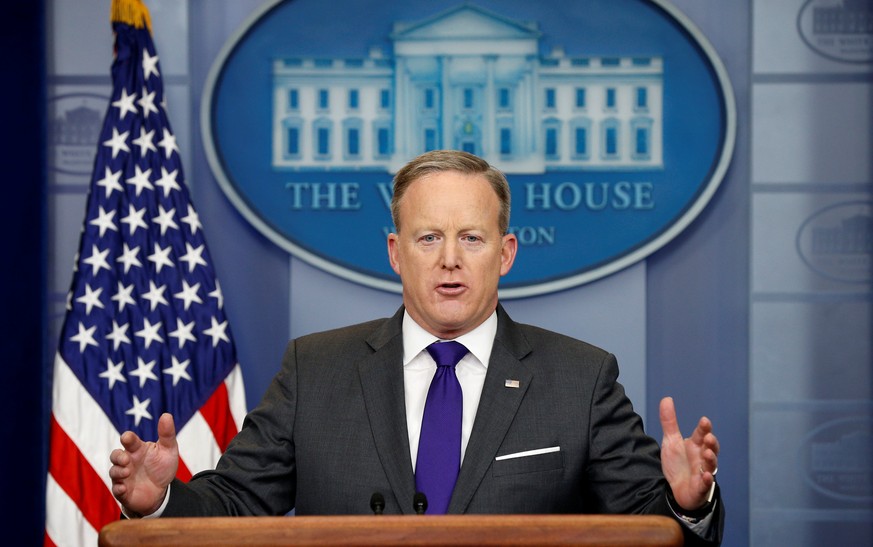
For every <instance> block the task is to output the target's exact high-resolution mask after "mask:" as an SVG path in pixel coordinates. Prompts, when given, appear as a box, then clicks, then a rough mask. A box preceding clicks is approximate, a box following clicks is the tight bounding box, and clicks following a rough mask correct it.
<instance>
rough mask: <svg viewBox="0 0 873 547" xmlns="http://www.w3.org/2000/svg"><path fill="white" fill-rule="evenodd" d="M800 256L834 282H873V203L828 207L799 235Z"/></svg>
mask: <svg viewBox="0 0 873 547" xmlns="http://www.w3.org/2000/svg"><path fill="white" fill-rule="evenodd" d="M797 252H798V253H799V254H800V257H801V258H802V259H803V261H804V263H805V264H806V265H807V266H809V267H810V268H811V269H812V270H813V271H815V272H816V273H818V274H819V275H821V276H823V277H826V278H828V279H832V280H834V281H843V282H848V283H870V282H871V281H873V203H871V202H869V201H854V202H845V203H837V204H835V205H831V206H829V207H825V208H824V209H821V210H820V211H817V212H816V213H815V214H813V215H812V216H810V217H809V218H808V219H807V220H806V221H805V222H804V223H803V224H802V225H801V227H800V230H798V232H797Z"/></svg>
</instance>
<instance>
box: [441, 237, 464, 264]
mask: <svg viewBox="0 0 873 547" xmlns="http://www.w3.org/2000/svg"><path fill="white" fill-rule="evenodd" d="M460 253H461V246H460V243H459V242H458V240H457V239H452V238H449V239H447V240H446V244H445V245H444V246H443V254H442V261H443V264H442V266H443V268H445V269H447V270H454V269H456V268H460V267H461V254H460Z"/></svg>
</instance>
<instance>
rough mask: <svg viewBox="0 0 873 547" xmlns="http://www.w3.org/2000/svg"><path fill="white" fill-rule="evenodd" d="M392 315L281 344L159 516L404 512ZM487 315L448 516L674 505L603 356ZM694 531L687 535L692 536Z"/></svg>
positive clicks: (408, 466)
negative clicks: (263, 380) (490, 333)
mask: <svg viewBox="0 0 873 547" xmlns="http://www.w3.org/2000/svg"><path fill="white" fill-rule="evenodd" d="M402 317H403V310H402V309H401V310H399V311H398V312H397V314H395V315H394V317H392V318H390V319H380V320H376V321H370V322H367V323H362V324H359V325H354V326H350V327H346V328H342V329H337V330H332V331H328V332H323V333H318V334H313V335H309V336H304V337H301V338H299V339H297V340H294V341H292V342H291V343H290V344H289V346H288V349H287V351H286V353H285V357H284V359H283V362H282V369H281V370H280V371H279V373H278V374H277V375H276V377H275V379H274V380H273V382H272V384H271V385H270V387H269V389H268V390H267V392H266V394H265V395H264V398H263V400H262V401H261V403H260V405H259V406H258V407H257V408H256V409H255V410H253V411H252V412H251V413H249V415H248V416H247V418H246V421H245V424H244V426H243V428H242V431H241V432H240V433H239V435H237V436H236V438H235V439H234V440H233V442H232V443H231V444H230V447H229V448H228V450H227V452H226V454H225V455H224V456H223V457H222V458H221V460H220V462H219V463H218V465H217V467H216V469H215V470H214V471H206V472H203V473H200V474H198V475H197V476H196V477H195V478H194V479H192V480H191V482H190V483H189V484H187V485H185V484H182V483H180V482H178V481H176V482H174V483H173V487H172V490H171V495H170V501H169V504H168V506H167V508H166V510H165V512H164V515H165V516H180V515H282V514H285V513H287V512H288V511H290V510H291V509H296V514H298V515H313V514H318V515H329V514H355V513H369V512H370V507H369V500H370V497H371V495H372V494H373V493H374V492H380V493H382V495H383V496H384V497H385V501H386V507H385V513H388V514H390V513H412V512H413V507H412V497H413V494H414V493H415V479H414V475H413V471H412V463H411V461H410V455H409V440H408V435H407V428H406V415H405V403H404V393H403V366H402V359H403V337H402V335H401V323H402ZM497 325H498V326H497V336H496V338H495V340H494V346H493V349H492V353H491V359H490V362H489V365H488V372H487V375H486V377H485V384H484V387H483V389H482V397H481V402H480V404H479V409H478V411H477V414H476V420H475V423H474V425H473V431H472V433H471V435H470V440H469V444H468V446H467V451H466V454H465V458H464V462H463V465H462V466H461V472H460V476H459V477H458V482H457V484H456V486H455V490H454V494H453V496H452V501H451V503H450V505H449V513H634V514H643V513H648V514H652V513H654V514H665V515H672V513H671V512H670V509H669V507H668V505H667V502H666V498H665V492H666V488H667V484H666V481H665V479H664V476H663V474H662V472H661V465H660V460H659V454H660V449H659V446H658V444H657V443H656V442H655V441H654V440H653V439H652V438H650V437H648V436H647V435H646V434H645V433H644V432H643V428H642V421H641V419H640V418H639V416H638V415H637V414H636V413H635V412H634V411H633V408H632V406H631V403H630V401H629V400H628V399H627V397H626V396H625V394H624V389H623V388H622V387H621V385H620V384H618V383H617V381H616V379H617V376H618V365H617V363H616V360H615V358H614V356H613V355H611V354H609V353H607V352H605V351H603V350H601V349H598V348H596V347H594V346H591V345H589V344H586V343H584V342H580V341H578V340H574V339H572V338H569V337H566V336H562V335H559V334H556V333H553V332H549V331H546V330H543V329H539V328H536V327H532V326H529V325H521V324H518V323H515V322H514V321H512V319H510V318H509V316H508V315H507V314H506V313H505V311H504V310H503V308H502V307H498V322H497ZM506 380H518V385H519V387H518V388H514V387H506V385H505V384H506ZM556 446H557V447H560V450H559V451H558V452H551V453H546V454H540V455H535V456H529V457H519V458H511V459H504V460H500V461H497V460H496V459H495V458H497V457H498V456H502V455H507V454H515V453H519V452H525V451H529V450H535V449H541V448H549V447H556ZM715 517H716V519H717V520H716V521H715V525H714V526H712V527H711V532H712V534H711V537H710V538H708V539H711V540H713V541H715V542H718V541H720V540H721V530H722V522H723V507H722V503H721V502H720V500H719V502H718V510H717V512H716V515H715ZM692 536H693V534H692ZM692 536H688V537H687V539H686V544H693V543H697V542H698V541H700V538H698V537H696V536H693V537H692ZM689 542H690V543H689Z"/></svg>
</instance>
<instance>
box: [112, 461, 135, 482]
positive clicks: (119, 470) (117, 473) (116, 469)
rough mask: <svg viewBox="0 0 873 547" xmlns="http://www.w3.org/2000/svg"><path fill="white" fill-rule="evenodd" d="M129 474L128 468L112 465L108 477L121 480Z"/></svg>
mask: <svg viewBox="0 0 873 547" xmlns="http://www.w3.org/2000/svg"><path fill="white" fill-rule="evenodd" d="M129 476H130V468H127V467H120V466H117V465H113V466H112V467H110V468H109V478H110V479H112V480H113V482H114V481H123V480H124V479H126V478H128V477H129Z"/></svg>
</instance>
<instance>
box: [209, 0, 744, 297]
mask: <svg viewBox="0 0 873 547" xmlns="http://www.w3.org/2000/svg"><path fill="white" fill-rule="evenodd" d="M735 117H736V115H735V106H734V99H733V92H732V90H731V87H730V83H729V81H728V78H727V75H726V72H725V70H724V67H723V66H722V64H721V61H720V60H719V59H718V57H717V55H716V54H715V52H714V51H713V49H712V47H711V46H710V45H709V43H708V42H707V40H706V39H705V38H704V37H703V36H702V35H701V34H700V32H699V31H698V30H697V29H696V28H695V27H694V26H693V25H692V24H691V22H690V21H688V20H687V19H686V18H685V17H684V15H682V14H681V13H680V12H678V11H677V10H676V9H675V8H673V7H672V6H670V5H669V4H667V3H665V2H640V1H636V0H610V1H608V2H607V1H603V0H600V1H594V0H587V1H584V0H583V1H578V2H573V3H572V4H567V3H565V2H558V1H544V2H537V3H531V2H524V1H521V0H513V1H501V2H496V1H493V0H492V1H481V2H472V3H470V2H467V3H447V4H445V5H442V6H440V5H438V4H435V3H433V2H426V1H423V0H422V1H415V0H413V1H406V2H402V3H401V2H382V3H377V4H375V5H374V4H366V5H362V3H360V2H355V1H353V0H339V1H337V2H331V3H324V2H315V1H314V0H295V1H282V2H275V3H271V4H268V5H266V6H265V7H264V8H263V9H261V10H260V11H259V12H257V13H256V14H254V15H253V16H252V17H251V18H250V20H249V21H248V22H247V23H245V24H244V25H243V27H242V28H241V29H240V31H239V32H238V33H237V34H236V36H234V37H233V38H232V39H231V40H230V41H229V42H228V43H227V44H226V45H225V47H224V49H223V50H222V52H221V54H220V55H219V57H218V59H217V60H216V62H215V64H214V66H213V68H212V71H211V73H210V76H209V79H208V82H207V85H206V88H205V91H204V100H203V105H202V111H201V126H202V129H203V133H204V135H203V136H204V143H205V147H206V151H207V156H208V158H209V162H210V165H211V166H212V169H213V171H214V173H215V176H216V178H217V179H218V181H219V184H220V185H221V187H222V188H223V190H224V191H225V193H226V194H227V195H228V197H229V198H230V200H231V201H232V202H233V203H234V205H235V206H236V207H237V208H238V209H239V210H240V211H241V212H242V214H243V215H244V216H245V217H246V218H247V219H248V220H249V221H250V222H251V223H252V224H253V225H254V226H255V227H256V228H257V229H259V230H260V231H261V232H262V233H264V234H265V235H266V236H267V237H268V238H270V239H271V240H272V241H274V242H275V243H276V244H278V245H280V246H281V247H283V248H285V249H287V250H288V251H289V252H291V253H292V254H294V255H295V256H297V257H299V258H301V259H302V260H304V261H307V262H309V263H310V264H313V265H315V266H317V267H320V268H322V269H324V270H326V271H328V272H331V273H333V274H335V275H338V276H340V277H343V278H346V279H350V280H352V281H355V282H358V283H362V284H364V285H367V286H371V287H376V288H380V289H385V290H391V291H396V292H399V291H400V283H399V279H398V278H397V276H396V275H395V274H394V272H393V271H392V270H391V268H390V266H389V264H388V260H387V257H386V250H385V248H386V245H385V239H386V235H387V234H388V233H389V232H390V231H392V230H393V227H392V225H391V218H390V212H389V208H388V203H389V202H390V198H391V179H392V175H393V173H395V172H396V171H397V169H398V168H399V167H400V166H402V165H403V164H404V163H406V162H407V161H408V160H410V159H411V158H413V157H415V156H416V155H418V154H420V153H422V152H425V151H427V150H432V149H439V148H451V149H459V150H466V151H469V152H472V153H474V154H477V155H479V156H482V157H484V158H485V159H487V160H488V161H489V162H490V163H492V164H493V165H495V166H497V167H498V168H499V169H501V170H502V171H504V172H505V173H506V175H507V178H508V179H509V182H510V185H511V187H512V194H513V207H512V218H511V222H510V231H512V232H514V233H515V234H516V235H517V237H518V239H519V242H520V251H519V253H520V260H518V261H516V263H515V266H514V267H513V270H512V271H511V272H510V274H509V275H507V276H506V277H504V278H503V280H502V282H501V296H502V297H503V298H513V297H521V296H531V295H536V294H543V293H547V292H551V291H556V290H561V289H565V288H569V287H573V286H576V285H580V284H583V283H587V282H590V281H593V280H595V279H598V278H601V277H603V276H606V275H609V274H611V273H613V272H615V271H618V270H620V269H622V268H624V267H626V266H629V265H631V264H633V263H635V262H637V261H639V260H641V259H643V258H645V257H646V256H648V255H649V254H651V253H652V252H654V251H656V250H657V249H659V248H660V247H662V246H663V245H665V244H666V243H667V242H669V241H670V240H671V239H672V238H674V237H675V236H676V235H677V234H679V233H680V232H681V231H682V230H683V229H684V228H685V227H686V226H688V224H689V223H691V221H693V220H694V218H695V217H696V216H697V215H698V214H699V213H700V211H701V210H702V209H703V208H704V207H705V206H706V204H707V203H708V202H709V200H710V198H711V197H712V196H713V194H714V193H715V191H716V189H717V188H718V186H719V184H720V182H721V181H722V179H723V177H724V175H725V172H726V170H727V167H728V164H729V162H730V157H731V155H732V152H733V146H734V137H735Z"/></svg>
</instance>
